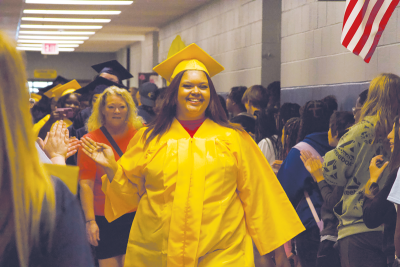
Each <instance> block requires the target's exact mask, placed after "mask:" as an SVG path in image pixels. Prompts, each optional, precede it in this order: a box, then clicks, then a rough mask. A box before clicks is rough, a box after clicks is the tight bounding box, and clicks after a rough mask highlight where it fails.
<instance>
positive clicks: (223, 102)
mask: <svg viewBox="0 0 400 267" xmlns="http://www.w3.org/2000/svg"><path fill="white" fill-rule="evenodd" d="M218 98H219V102H221V106H222V108H223V109H224V111H225V115H226V117H227V118H228V117H229V113H228V110H227V109H226V101H225V98H224V97H223V96H222V95H218Z"/></svg>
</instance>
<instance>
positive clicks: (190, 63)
mask: <svg viewBox="0 0 400 267" xmlns="http://www.w3.org/2000/svg"><path fill="white" fill-rule="evenodd" d="M153 70H154V71H155V72H157V73H158V74H160V75H161V76H162V77H163V78H164V79H166V80H167V81H172V80H173V79H174V77H175V76H176V74H178V73H179V72H181V71H184V70H202V71H205V72H206V73H207V74H208V75H209V76H210V77H212V76H214V75H216V74H218V73H220V72H221V71H223V70H224V67H222V65H221V64H219V63H218V62H217V61H216V60H215V59H214V58H212V57H211V56H210V55H209V54H207V53H206V52H205V51H204V50H203V49H201V48H200V47H199V46H198V45H196V44H195V43H193V44H190V45H188V46H187V47H185V48H184V49H182V50H181V51H179V52H178V53H176V54H175V55H173V56H171V57H170V58H167V59H166V60H164V61H163V62H161V63H160V64H158V65H157V66H155V67H154V68H153Z"/></svg>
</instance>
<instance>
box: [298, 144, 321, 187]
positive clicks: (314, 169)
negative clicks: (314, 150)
mask: <svg viewBox="0 0 400 267" xmlns="http://www.w3.org/2000/svg"><path fill="white" fill-rule="evenodd" d="M300 158H301V161H303V164H304V167H305V168H306V169H307V171H308V172H309V173H310V174H311V176H312V177H313V178H314V181H316V182H317V183H319V182H320V181H322V180H324V176H323V174H322V162H321V160H320V159H319V158H316V157H313V155H312V154H311V152H310V151H308V150H302V151H301V152H300Z"/></svg>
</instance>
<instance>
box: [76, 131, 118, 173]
mask: <svg viewBox="0 0 400 267" xmlns="http://www.w3.org/2000/svg"><path fill="white" fill-rule="evenodd" d="M81 141H82V150H83V152H84V153H85V154H86V155H88V156H89V157H90V158H91V159H93V160H94V161H95V162H96V163H98V164H100V165H101V166H103V167H106V168H112V166H113V165H115V157H114V152H113V150H112V148H111V147H109V146H108V145H106V144H102V143H97V142H95V141H93V140H92V139H90V138H89V137H82V139H81Z"/></svg>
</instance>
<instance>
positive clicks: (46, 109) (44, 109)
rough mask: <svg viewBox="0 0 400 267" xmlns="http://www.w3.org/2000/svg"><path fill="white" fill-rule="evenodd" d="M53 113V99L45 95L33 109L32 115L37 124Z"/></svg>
mask: <svg viewBox="0 0 400 267" xmlns="http://www.w3.org/2000/svg"><path fill="white" fill-rule="evenodd" d="M50 113H51V99H50V98H48V97H47V96H45V95H42V99H40V100H39V101H38V102H37V103H36V105H34V106H33V108H31V114H32V117H33V122H34V123H37V122H38V121H40V120H41V119H42V118H43V117H45V116H46V115H47V114H50Z"/></svg>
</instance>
